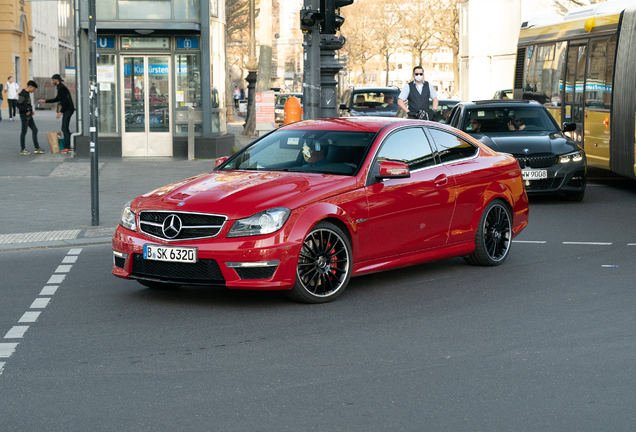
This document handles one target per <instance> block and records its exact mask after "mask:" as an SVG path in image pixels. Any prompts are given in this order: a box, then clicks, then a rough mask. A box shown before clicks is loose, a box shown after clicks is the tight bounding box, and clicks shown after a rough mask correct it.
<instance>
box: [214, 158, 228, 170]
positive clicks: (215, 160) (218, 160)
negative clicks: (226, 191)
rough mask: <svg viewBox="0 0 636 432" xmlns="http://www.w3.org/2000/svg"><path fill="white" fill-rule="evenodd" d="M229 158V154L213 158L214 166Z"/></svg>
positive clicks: (216, 166) (218, 165)
mask: <svg viewBox="0 0 636 432" xmlns="http://www.w3.org/2000/svg"><path fill="white" fill-rule="evenodd" d="M229 158H230V157H229V156H223V157H220V158H216V159H214V168H218V167H220V166H221V165H222V164H223V163H225V161H226V160H228V159H229Z"/></svg>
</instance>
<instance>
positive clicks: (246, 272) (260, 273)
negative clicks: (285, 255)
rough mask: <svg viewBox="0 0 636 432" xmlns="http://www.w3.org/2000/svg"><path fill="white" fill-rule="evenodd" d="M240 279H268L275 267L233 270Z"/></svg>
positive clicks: (272, 274)
mask: <svg viewBox="0 0 636 432" xmlns="http://www.w3.org/2000/svg"><path fill="white" fill-rule="evenodd" d="M234 270H236V273H238V275H239V277H240V278H241V279H269V278H271V277H272V276H274V272H275V271H276V267H273V266H272V267H252V268H235V269H234Z"/></svg>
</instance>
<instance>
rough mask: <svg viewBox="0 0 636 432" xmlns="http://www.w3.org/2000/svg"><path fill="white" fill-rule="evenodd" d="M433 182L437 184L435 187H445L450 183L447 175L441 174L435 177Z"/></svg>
mask: <svg viewBox="0 0 636 432" xmlns="http://www.w3.org/2000/svg"><path fill="white" fill-rule="evenodd" d="M433 182H434V183H435V186H444V185H446V184H447V183H448V176H447V175H446V174H440V175H438V176H437V177H435V180H433Z"/></svg>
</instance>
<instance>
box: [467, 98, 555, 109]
mask: <svg viewBox="0 0 636 432" xmlns="http://www.w3.org/2000/svg"><path fill="white" fill-rule="evenodd" d="M462 104H463V105H464V106H465V107H466V108H472V107H484V106H492V107H510V106H511V105H512V106H516V105H524V106H527V107H532V108H535V107H542V108H543V105H541V104H540V103H539V102H537V101H534V100H526V99H523V100H522V99H491V100H480V101H471V102H462Z"/></svg>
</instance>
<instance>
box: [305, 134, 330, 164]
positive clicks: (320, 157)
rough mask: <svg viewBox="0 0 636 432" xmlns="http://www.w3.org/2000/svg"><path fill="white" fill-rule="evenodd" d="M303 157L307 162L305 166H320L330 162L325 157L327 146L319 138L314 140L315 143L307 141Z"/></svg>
mask: <svg viewBox="0 0 636 432" xmlns="http://www.w3.org/2000/svg"><path fill="white" fill-rule="evenodd" d="M303 158H304V159H305V162H307V163H306V164H304V165H303V167H318V166H322V165H327V164H328V163H329V161H328V160H327V159H325V146H324V145H322V144H321V143H320V141H318V140H316V141H314V143H313V144H307V142H305V144H304V145H303Z"/></svg>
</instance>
